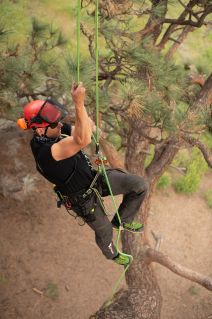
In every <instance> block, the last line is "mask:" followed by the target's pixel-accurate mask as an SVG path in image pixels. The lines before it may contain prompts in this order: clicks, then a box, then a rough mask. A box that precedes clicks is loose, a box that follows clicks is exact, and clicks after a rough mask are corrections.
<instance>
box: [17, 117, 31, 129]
mask: <svg viewBox="0 0 212 319" xmlns="http://www.w3.org/2000/svg"><path fill="white" fill-rule="evenodd" d="M16 123H17V125H18V127H19V128H20V129H22V130H28V126H27V122H26V121H25V119H24V118H23V117H22V118H20V119H18V120H17V122H16Z"/></svg>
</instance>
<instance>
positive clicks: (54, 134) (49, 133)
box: [46, 122, 63, 137]
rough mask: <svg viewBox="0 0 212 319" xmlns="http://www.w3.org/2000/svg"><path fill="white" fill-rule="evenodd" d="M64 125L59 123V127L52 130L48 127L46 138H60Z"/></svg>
mask: <svg viewBox="0 0 212 319" xmlns="http://www.w3.org/2000/svg"><path fill="white" fill-rule="evenodd" d="M62 126H63V124H62V123H61V122H59V123H57V126H56V127H55V128H51V126H49V127H48V130H47V133H46V136H48V137H58V136H60V134H61V128H62Z"/></svg>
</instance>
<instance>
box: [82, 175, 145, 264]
mask: <svg viewBox="0 0 212 319" xmlns="http://www.w3.org/2000/svg"><path fill="white" fill-rule="evenodd" d="M107 175H108V179H109V182H110V185H111V188H112V192H113V194H114V195H120V194H123V200H122V202H121V204H120V206H119V209H118V212H119V215H120V218H121V222H132V221H133V219H134V217H135V215H136V213H137V212H138V210H139V208H140V206H141V204H142V202H143V200H144V197H145V195H146V192H147V189H148V185H147V182H146V180H145V179H144V178H142V177H140V176H137V175H134V174H129V173H127V172H125V171H122V170H119V169H108V170H107ZM100 188H101V190H100V192H101V195H102V197H105V196H108V195H110V193H109V189H108V187H107V183H106V181H105V179H104V177H103V176H102V178H101V180H100ZM94 214H95V220H94V221H92V222H87V224H88V225H89V226H90V227H91V228H92V229H93V230H94V232H95V239H96V243H97V245H98V246H99V248H100V249H101V251H102V253H103V254H104V255H105V257H106V258H108V259H113V258H114V257H116V256H117V253H118V252H117V250H116V247H115V245H114V244H113V240H112V237H113V224H114V225H116V226H119V221H118V218H117V216H116V215H115V216H114V218H113V219H112V221H111V222H110V221H109V219H108V217H107V216H106V215H105V212H104V210H103V209H102V207H101V205H100V203H99V202H97V205H96V208H95V213H94Z"/></svg>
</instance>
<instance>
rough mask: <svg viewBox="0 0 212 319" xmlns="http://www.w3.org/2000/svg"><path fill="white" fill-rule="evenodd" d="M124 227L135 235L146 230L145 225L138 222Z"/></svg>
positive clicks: (125, 224) (126, 224)
mask: <svg viewBox="0 0 212 319" xmlns="http://www.w3.org/2000/svg"><path fill="white" fill-rule="evenodd" d="M122 227H123V228H124V229H126V230H128V231H131V232H133V233H141V232H142V231H143V229H144V225H143V224H141V223H138V222H132V223H123V225H122Z"/></svg>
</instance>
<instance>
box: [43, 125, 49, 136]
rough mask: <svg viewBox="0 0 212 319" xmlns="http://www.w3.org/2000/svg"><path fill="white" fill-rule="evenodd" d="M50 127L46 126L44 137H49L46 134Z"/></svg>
mask: <svg viewBox="0 0 212 319" xmlns="http://www.w3.org/2000/svg"><path fill="white" fill-rule="evenodd" d="M48 128H49V127H48V126H46V127H45V131H44V137H48V136H47V135H46V134H47V131H48Z"/></svg>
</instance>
